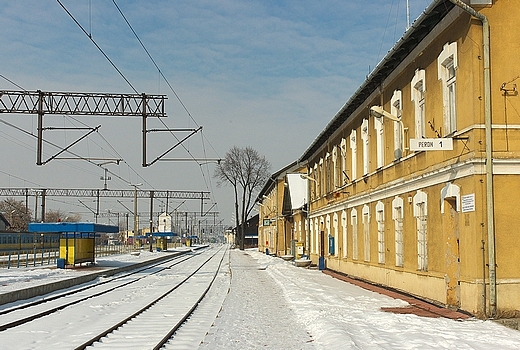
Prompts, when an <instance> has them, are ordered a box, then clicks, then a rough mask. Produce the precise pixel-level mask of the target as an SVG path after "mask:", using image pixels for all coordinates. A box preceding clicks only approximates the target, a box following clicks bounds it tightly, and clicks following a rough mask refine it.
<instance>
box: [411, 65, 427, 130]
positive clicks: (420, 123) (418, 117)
mask: <svg viewBox="0 0 520 350" xmlns="http://www.w3.org/2000/svg"><path fill="white" fill-rule="evenodd" d="M411 90H412V91H411V96H412V102H414V105H415V138H416V139H421V138H424V137H426V111H425V103H424V102H425V95H426V78H425V71H424V69H417V70H416V71H415V75H414V76H413V79H412V83H411Z"/></svg>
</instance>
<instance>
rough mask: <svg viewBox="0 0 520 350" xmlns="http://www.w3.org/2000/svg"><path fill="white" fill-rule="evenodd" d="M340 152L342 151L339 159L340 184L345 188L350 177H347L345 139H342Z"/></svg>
mask: <svg viewBox="0 0 520 350" xmlns="http://www.w3.org/2000/svg"><path fill="white" fill-rule="evenodd" d="M339 150H340V154H339V159H340V171H341V173H340V176H339V178H340V179H341V180H340V182H339V184H340V186H343V185H345V184H346V183H347V182H348V177H347V140H345V138H342V139H341V144H340V146H339Z"/></svg>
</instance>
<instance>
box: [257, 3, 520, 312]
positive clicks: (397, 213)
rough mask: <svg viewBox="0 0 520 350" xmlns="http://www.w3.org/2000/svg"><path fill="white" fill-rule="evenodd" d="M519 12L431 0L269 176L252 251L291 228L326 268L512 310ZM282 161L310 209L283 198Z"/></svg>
mask: <svg viewBox="0 0 520 350" xmlns="http://www.w3.org/2000/svg"><path fill="white" fill-rule="evenodd" d="M519 18H520V6H519V4H518V1H517V0H466V1H464V2H463V1H458V0H435V1H433V2H432V3H431V4H430V5H429V6H428V8H427V9H426V10H425V11H424V12H423V14H422V15H421V16H420V17H419V18H418V19H417V20H416V21H415V22H414V24H413V25H412V27H411V28H410V29H409V30H407V31H406V33H405V34H404V36H403V37H402V38H401V39H400V40H399V41H398V42H397V43H396V44H395V46H394V47H393V48H392V49H391V50H390V51H389V52H388V54H387V55H386V56H385V58H384V59H383V60H382V61H381V62H380V63H379V64H378V65H377V67H376V68H375V69H374V70H373V71H372V72H371V74H370V75H369V76H368V77H367V79H366V80H365V82H364V83H363V84H362V85H361V86H360V87H359V88H358V89H357V91H356V92H355V93H354V95H353V96H352V97H351V98H350V99H349V100H348V101H347V102H346V103H345V105H344V106H343V107H342V108H341V109H340V110H339V112H338V113H337V114H336V115H335V116H334V117H333V119H332V120H331V121H330V122H329V124H328V125H327V126H326V127H325V129H324V130H323V131H322V132H321V133H320V134H319V135H318V137H317V138H316V139H315V140H314V141H313V142H312V144H311V145H310V146H309V147H308V149H307V150H305V152H304V153H303V155H302V156H301V158H300V159H298V160H297V161H296V162H295V163H293V164H291V165H290V166H288V167H287V168H286V169H283V170H282V171H280V172H278V173H276V174H274V175H273V176H272V178H271V179H270V180H269V181H268V183H267V184H266V187H264V189H263V190H262V193H261V196H259V198H258V201H259V202H260V203H261V206H260V210H259V211H260V229H259V249H260V251H265V249H269V251H270V252H273V253H275V254H277V255H281V254H289V253H292V252H291V251H290V248H291V244H288V242H292V241H296V242H299V243H301V244H303V245H304V249H303V250H304V252H305V253H306V254H309V255H310V258H311V259H312V261H313V262H314V263H316V264H319V263H323V264H324V266H325V268H327V269H331V270H335V271H339V272H342V273H346V274H348V275H350V276H353V277H356V278H361V279H364V280H367V281H371V282H373V283H377V284H381V285H384V286H388V287H392V288H395V289H398V290H401V291H404V292H407V293H410V294H413V295H416V296H418V297H421V298H423V299H427V300H431V301H434V302H436V303H440V304H443V305H446V306H447V307H450V308H456V309H461V310H466V311H468V312H471V313H472V314H475V315H477V316H481V317H486V316H488V317H501V316H511V315H518V314H519V313H520V268H519V266H520V245H519V244H518V241H519V240H518V237H520V233H519V232H517V231H516V229H517V228H520V215H518V208H519V207H520V205H519V204H520V96H518V87H517V84H518V83H520V65H519V64H518V63H517V60H518V57H519V56H520V40H518V37H517V35H516V28H517V27H518V19H519ZM291 173H294V174H300V173H302V175H301V177H302V178H303V177H305V178H306V181H307V184H308V195H309V199H308V201H309V204H310V205H309V208H307V205H306V206H304V207H301V208H300V209H299V210H298V209H297V208H296V209H295V208H291V210H290V211H287V206H286V205H285V206H284V200H286V199H284V198H285V197H287V191H285V188H286V187H288V182H287V174H291ZM284 194H285V196H284ZM264 196H265V197H264ZM284 208H285V209H286V210H285V212H284ZM307 210H308V211H307ZM267 219H268V220H267ZM273 220H274V221H273ZM307 228H308V230H307ZM288 230H289V231H288Z"/></svg>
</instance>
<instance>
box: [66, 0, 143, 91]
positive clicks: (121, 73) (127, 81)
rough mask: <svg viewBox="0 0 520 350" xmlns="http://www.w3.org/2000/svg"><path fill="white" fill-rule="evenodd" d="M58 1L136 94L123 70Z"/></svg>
mask: <svg viewBox="0 0 520 350" xmlns="http://www.w3.org/2000/svg"><path fill="white" fill-rule="evenodd" d="M56 1H57V2H58V4H60V6H61V7H62V8H63V10H65V12H67V14H68V15H69V16H70V18H72V20H73V21H74V23H76V24H77V25H78V27H79V28H80V29H81V30H82V31H83V33H85V35H86V36H87V37H88V38H89V39H90V41H92V43H93V44H94V46H96V48H97V49H98V50H99V52H101V54H103V56H105V58H106V59H107V60H108V62H110V64H111V65H112V67H114V69H115V70H116V71H117V72H118V73H119V75H121V77H122V78H123V79H124V80H125V81H126V83H127V84H128V85H129V86H130V87H131V88H132V90H134V92H135V93H136V94H138V93H139V92H138V91H137V90H136V88H134V86H133V85H132V83H130V81H129V80H128V79H127V78H126V77H125V75H124V74H123V72H121V70H119V68H117V66H116V65H115V63H114V62H112V60H111V59H110V57H108V55H107V54H106V53H105V51H103V49H102V48H101V47H100V46H99V45H98V44H97V42H96V41H95V40H94V39H93V38H92V34H89V33H87V31H86V30H85V28H83V26H82V25H81V24H80V23H79V22H78V21H77V20H76V18H74V16H73V15H72V13H70V12H69V10H67V8H66V7H65V6H64V5H63V4H62V3H61V1H60V0H56Z"/></svg>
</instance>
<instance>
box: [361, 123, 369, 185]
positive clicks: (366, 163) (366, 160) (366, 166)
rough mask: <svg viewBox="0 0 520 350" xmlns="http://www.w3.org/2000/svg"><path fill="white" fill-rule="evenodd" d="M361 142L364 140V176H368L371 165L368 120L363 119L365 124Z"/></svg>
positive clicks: (362, 126) (362, 127)
mask: <svg viewBox="0 0 520 350" xmlns="http://www.w3.org/2000/svg"><path fill="white" fill-rule="evenodd" d="M361 140H363V175H367V174H368V172H369V164H370V149H369V146H370V145H369V140H370V139H369V135H368V119H363V123H362V124H361Z"/></svg>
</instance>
